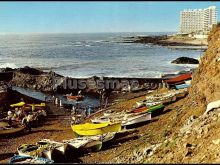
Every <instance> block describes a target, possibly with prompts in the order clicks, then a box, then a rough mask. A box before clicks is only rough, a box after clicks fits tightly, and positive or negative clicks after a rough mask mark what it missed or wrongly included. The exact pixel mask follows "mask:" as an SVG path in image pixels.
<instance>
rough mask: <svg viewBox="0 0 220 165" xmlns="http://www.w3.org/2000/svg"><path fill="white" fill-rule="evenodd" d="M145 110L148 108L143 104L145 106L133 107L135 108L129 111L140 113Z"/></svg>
mask: <svg viewBox="0 0 220 165" xmlns="http://www.w3.org/2000/svg"><path fill="white" fill-rule="evenodd" d="M147 110H149V108H148V107H146V106H145V107H141V108H137V109H135V110H133V111H131V112H133V113H140V112H143V111H147Z"/></svg>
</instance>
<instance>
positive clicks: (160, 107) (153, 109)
mask: <svg viewBox="0 0 220 165" xmlns="http://www.w3.org/2000/svg"><path fill="white" fill-rule="evenodd" d="M164 107H165V106H164V105H163V104H160V105H156V106H153V107H150V109H149V110H148V111H147V112H151V113H152V112H154V111H156V110H159V109H162V108H164Z"/></svg>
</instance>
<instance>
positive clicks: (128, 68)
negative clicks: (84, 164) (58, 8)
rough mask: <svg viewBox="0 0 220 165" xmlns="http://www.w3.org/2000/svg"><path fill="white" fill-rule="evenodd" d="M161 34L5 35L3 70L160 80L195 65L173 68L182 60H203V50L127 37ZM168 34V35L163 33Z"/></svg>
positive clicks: (1, 39) (0, 39) (0, 48)
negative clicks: (133, 40) (33, 69)
mask: <svg viewBox="0 0 220 165" xmlns="http://www.w3.org/2000/svg"><path fill="white" fill-rule="evenodd" d="M160 34H161V33H97V34H92V33H91V34H5V35H3V34H2V35H0V68H4V67H11V68H18V67H24V66H30V67H37V68H41V69H43V70H45V71H50V70H53V71H55V72H57V73H58V74H61V75H64V76H70V77H76V78H80V77H90V76H113V77H136V78H137V77H159V76H160V74H161V73H170V72H177V71H180V70H186V69H190V68H193V67H195V65H173V64H171V61H172V60H174V59H176V58H178V57H181V56H186V57H192V58H197V59H198V58H199V57H200V56H201V55H202V51H198V50H174V49H169V48H167V47H162V46H158V45H151V44H140V43H122V41H123V40H124V39H125V37H129V36H137V35H139V36H141V35H145V36H146V35H160ZM163 34H166V33H163Z"/></svg>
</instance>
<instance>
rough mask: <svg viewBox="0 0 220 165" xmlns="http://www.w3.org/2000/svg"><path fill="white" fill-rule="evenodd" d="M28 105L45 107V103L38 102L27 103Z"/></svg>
mask: <svg viewBox="0 0 220 165" xmlns="http://www.w3.org/2000/svg"><path fill="white" fill-rule="evenodd" d="M28 105H30V106H33V105H34V106H35V107H45V106H46V104H45V103H40V104H28Z"/></svg>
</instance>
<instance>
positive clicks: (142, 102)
mask: <svg viewBox="0 0 220 165" xmlns="http://www.w3.org/2000/svg"><path fill="white" fill-rule="evenodd" d="M143 105H144V101H137V102H136V106H135V107H136V108H139V107H142V106H143Z"/></svg>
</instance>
